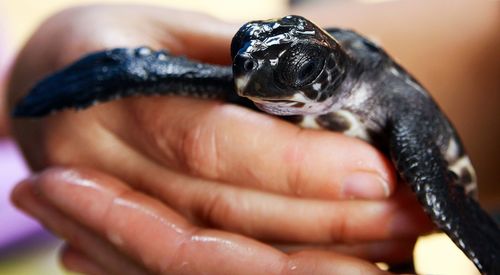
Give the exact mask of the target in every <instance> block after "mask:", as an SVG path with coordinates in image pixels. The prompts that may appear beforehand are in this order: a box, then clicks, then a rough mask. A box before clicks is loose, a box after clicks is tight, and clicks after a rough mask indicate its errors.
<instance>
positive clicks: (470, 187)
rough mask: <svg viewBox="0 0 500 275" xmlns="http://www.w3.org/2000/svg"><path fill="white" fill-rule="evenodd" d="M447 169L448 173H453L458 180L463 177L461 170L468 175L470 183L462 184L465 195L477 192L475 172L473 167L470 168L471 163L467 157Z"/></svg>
mask: <svg viewBox="0 0 500 275" xmlns="http://www.w3.org/2000/svg"><path fill="white" fill-rule="evenodd" d="M448 169H449V170H450V171H453V173H455V174H456V175H457V176H458V177H459V178H461V177H462V176H463V175H462V170H466V171H467V172H468V173H469V174H470V177H471V182H469V183H467V182H465V183H462V184H463V186H464V188H465V193H466V194H471V193H473V192H474V191H476V190H477V177H476V172H475V171H474V167H473V166H472V163H471V161H470V159H469V157H468V156H463V157H461V158H459V159H458V160H457V161H455V162H454V163H452V164H451V165H450V166H448Z"/></svg>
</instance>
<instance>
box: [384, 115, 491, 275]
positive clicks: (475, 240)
mask: <svg viewBox="0 0 500 275" xmlns="http://www.w3.org/2000/svg"><path fill="white" fill-rule="evenodd" d="M422 127H426V125H421V124H418V123H415V120H414V118H411V119H405V117H403V118H399V119H397V120H396V121H395V122H394V124H393V125H392V126H391V128H392V129H391V139H390V151H391V157H392V160H393V161H394V164H395V165H396V167H397V170H398V171H399V173H400V175H401V177H402V178H403V179H404V180H405V181H406V182H408V183H409V184H410V186H411V188H412V189H413V191H414V192H415V193H416V195H417V197H418V200H419V202H420V203H421V204H422V205H423V207H424V209H425V210H426V212H427V213H428V214H429V215H430V216H431V218H432V220H433V221H434V223H435V224H436V225H437V226H438V227H439V229H441V230H443V231H444V232H445V233H446V234H447V235H448V236H449V237H450V238H451V239H452V240H453V241H454V242H455V244H456V245H457V246H458V247H459V248H460V249H461V250H462V251H463V252H464V253H465V254H466V255H467V256H468V257H469V259H471V260H472V261H473V262H474V264H475V265H476V266H477V268H478V269H479V270H480V271H481V272H482V273H483V274H500V229H499V227H498V225H497V224H496V223H495V221H493V219H492V218H491V217H490V216H489V215H488V214H487V213H486V212H485V211H484V210H483V209H481V207H480V205H479V204H478V202H476V201H475V200H474V199H473V197H472V196H469V195H467V194H466V190H465V188H464V186H463V185H462V184H460V183H459V182H458V178H457V176H456V174H454V173H453V172H451V171H450V170H449V167H448V163H447V161H446V160H445V158H444V157H443V154H442V153H441V152H442V151H441V150H440V148H439V147H438V145H437V144H436V141H435V139H434V138H433V137H432V136H431V134H429V132H427V131H422ZM426 133H427V134H426Z"/></svg>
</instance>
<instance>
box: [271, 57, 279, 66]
mask: <svg viewBox="0 0 500 275" xmlns="http://www.w3.org/2000/svg"><path fill="white" fill-rule="evenodd" d="M269 63H270V64H271V65H272V66H274V65H276V64H278V58H273V59H269Z"/></svg>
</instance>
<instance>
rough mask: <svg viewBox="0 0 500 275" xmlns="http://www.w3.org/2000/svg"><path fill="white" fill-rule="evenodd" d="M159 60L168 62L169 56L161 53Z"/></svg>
mask: <svg viewBox="0 0 500 275" xmlns="http://www.w3.org/2000/svg"><path fill="white" fill-rule="evenodd" d="M158 60H160V61H165V60H167V56H166V55H165V54H164V53H159V54H158Z"/></svg>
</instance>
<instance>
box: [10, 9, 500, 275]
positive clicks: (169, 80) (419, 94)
mask: <svg viewBox="0 0 500 275" xmlns="http://www.w3.org/2000/svg"><path fill="white" fill-rule="evenodd" d="M231 56H232V60H233V65H232V68H231V67H230V66H227V67H225V66H218V65H213V64H203V63H200V62H196V61H193V60H189V59H187V58H184V57H177V56H172V55H170V54H169V53H167V52H165V51H153V50H151V49H149V48H146V47H141V48H137V49H125V48H119V49H112V50H106V51H101V52H97V53H92V54H90V55H88V56H85V57H83V58H82V59H81V60H79V61H77V62H75V63H74V64H72V65H70V66H68V67H66V68H64V69H62V70H61V71H58V72H56V73H54V74H53V75H50V76H48V77H47V78H45V79H44V80H42V81H40V82H39V83H38V84H37V85H36V86H35V87H34V88H33V90H32V91H31V92H30V93H29V94H28V96H27V97H25V98H24V99H23V100H22V101H21V102H20V103H19V104H18V105H17V108H16V109H15V110H14V115H15V116H17V117H37V116H44V115H47V114H49V113H52V112H54V111H57V110H61V109H65V108H78V109H80V108H85V107H88V106H90V105H93V104H95V103H98V102H105V101H109V100H114V99H117V98H120V97H127V96H133V95H153V94H154V95H157V94H161V95H184V96H194V97H202V98H214V99H216V98H218V99H224V100H227V101H228V102H232V103H236V104H242V105H245V106H249V105H248V104H249V103H251V102H253V103H254V104H255V106H257V107H258V108H259V109H260V110H263V111H264V112H266V113H269V114H273V115H278V116H287V117H290V118H293V119H291V121H293V122H295V123H297V124H298V125H300V126H301V127H306V128H318V129H326V130H331V131H339V132H343V133H344V134H346V135H349V136H353V137H357V138H360V139H363V140H365V141H367V142H369V143H372V144H373V145H375V146H376V147H378V148H379V149H380V150H382V151H383V152H384V153H386V154H387V155H388V156H389V157H390V158H391V160H392V162H393V163H394V165H395V167H396V169H397V171H398V172H399V175H400V177H401V178H402V179H403V180H404V181H406V182H407V183H408V184H409V185H410V186H411V188H412V189H413V191H414V192H415V194H416V195H417V197H418V200H419V202H420V203H421V204H422V206H423V208H424V209H425V211H426V212H427V213H428V214H429V215H430V217H431V218H432V220H433V221H434V223H435V224H436V225H437V227H438V228H439V229H441V230H443V231H444V232H446V234H448V236H449V237H450V238H451V239H452V240H453V241H454V242H455V244H456V245H457V246H458V247H460V249H462V251H463V252H464V253H465V254H466V255H467V256H468V257H469V258H470V259H471V260H472V261H473V262H474V264H475V265H476V266H477V268H478V269H479V270H480V271H481V272H482V273H484V274H500V229H499V227H498V225H497V224H496V223H495V222H494V221H493V220H492V219H491V218H490V217H489V216H488V214H487V213H486V212H485V211H484V210H483V209H481V207H480V205H479V204H478V202H477V201H476V199H475V193H476V189H477V186H476V176H475V173H474V169H473V167H472V165H471V162H470V160H469V158H468V156H467V155H466V153H465V151H464V148H463V145H462V142H461V141H460V138H459V137H458V135H457V132H456V131H455V129H454V128H453V126H452V125H451V124H450V122H449V120H448V119H447V118H446V116H445V115H444V114H443V113H442V112H441V110H440V109H439V107H438V106H437V105H436V103H435V102H434V101H433V99H432V98H431V97H430V96H429V94H428V93H427V92H426V90H425V89H424V88H423V87H422V86H421V85H420V84H419V83H418V82H417V81H416V80H415V79H414V78H413V77H412V76H410V74H408V73H407V72H406V71H405V70H404V69H403V68H401V67H400V66H399V65H398V64H397V63H396V62H394V61H393V60H392V59H391V57H389V56H388V55H387V53H386V52H385V51H384V50H383V49H381V48H380V47H378V46H377V45H375V44H374V43H373V42H371V41H369V40H368V39H366V38H364V37H362V36H360V35H359V34H357V33H355V32H353V31H350V30H344V29H338V28H330V29H326V30H322V29H321V28H319V27H317V26H316V25H314V24H313V23H311V22H310V21H308V20H306V19H305V18H303V17H300V16H286V17H283V18H280V19H275V20H266V21H252V22H249V23H247V24H245V25H243V26H242V27H241V28H240V30H239V31H238V32H237V33H236V35H235V36H234V38H233V41H232V44H231ZM249 100H250V101H249Z"/></svg>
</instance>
